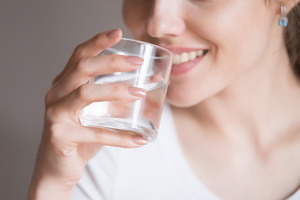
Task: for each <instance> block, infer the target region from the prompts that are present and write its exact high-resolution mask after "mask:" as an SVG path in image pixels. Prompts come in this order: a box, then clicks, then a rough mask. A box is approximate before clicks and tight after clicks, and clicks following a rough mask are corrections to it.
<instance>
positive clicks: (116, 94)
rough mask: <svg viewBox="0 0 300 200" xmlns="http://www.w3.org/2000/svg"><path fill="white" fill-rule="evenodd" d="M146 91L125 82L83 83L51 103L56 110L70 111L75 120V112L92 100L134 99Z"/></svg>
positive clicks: (76, 118)
mask: <svg viewBox="0 0 300 200" xmlns="http://www.w3.org/2000/svg"><path fill="white" fill-rule="evenodd" d="M145 94H146V91H145V90H144V89H142V88H135V87H130V86H129V85H127V84H121V83H116V84H108V85H104V84H103V85H102V84H85V85H82V86H81V87H79V88H77V89H76V90H74V91H73V92H71V93H70V94H69V95H67V96H65V97H64V98H62V100H60V101H59V102H58V103H56V104H55V105H53V107H55V109H56V110H60V111H62V110H64V111H66V112H67V113H70V114H71V116H68V117H72V118H73V119H74V120H75V121H77V120H78V116H77V112H78V111H79V110H81V109H82V108H84V107H85V106H87V105H89V104H91V103H93V102H101V101H136V100H138V99H140V98H142V97H144V96H145Z"/></svg>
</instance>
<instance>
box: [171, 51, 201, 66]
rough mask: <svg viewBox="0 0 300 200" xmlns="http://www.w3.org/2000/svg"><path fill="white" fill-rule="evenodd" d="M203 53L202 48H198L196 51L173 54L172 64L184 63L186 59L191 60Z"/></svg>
mask: <svg viewBox="0 0 300 200" xmlns="http://www.w3.org/2000/svg"><path fill="white" fill-rule="evenodd" d="M204 53H205V51H204V50H198V51H190V52H183V53H181V54H174V56H173V65H179V64H181V63H185V62H188V61H193V60H195V59H196V58H197V57H200V56H203V55H204Z"/></svg>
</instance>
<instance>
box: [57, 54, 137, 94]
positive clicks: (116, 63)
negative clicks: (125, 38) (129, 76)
mask: <svg viewBox="0 0 300 200" xmlns="http://www.w3.org/2000/svg"><path fill="white" fill-rule="evenodd" d="M142 63H143V59H142V58H139V57H131V56H130V57H126V56H122V55H105V56H97V57H92V58H85V59H81V60H80V62H79V63H78V64H77V66H75V67H74V68H73V69H71V70H69V71H68V72H66V74H65V76H64V77H62V78H61V80H60V81H59V82H57V84H56V85H55V86H54V87H53V88H52V89H53V91H52V92H53V93H54V94H57V96H55V98H56V99H58V98H61V97H62V96H65V95H66V94H68V93H70V92H71V91H72V90H74V89H76V88H77V87H79V86H81V85H83V84H85V83H87V82H88V81H90V80H91V79H92V78H93V77H94V76H97V75H102V74H110V73H114V72H128V71H133V70H136V69H137V68H138V67H139V66H140V65H141V64H142Z"/></svg>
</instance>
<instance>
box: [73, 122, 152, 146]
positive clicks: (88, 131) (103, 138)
mask: <svg viewBox="0 0 300 200" xmlns="http://www.w3.org/2000/svg"><path fill="white" fill-rule="evenodd" d="M76 130H77V131H76V133H77V134H74V142H76V143H97V144H102V145H109V146H117V147H123V148H133V147H141V146H144V145H146V144H147V143H148V140H147V139H145V138H143V137H141V136H137V135H136V133H132V134H129V133H125V132H123V133H122V132H119V133H117V132H113V131H109V130H106V129H101V128H93V127H83V126H78V127H76Z"/></svg>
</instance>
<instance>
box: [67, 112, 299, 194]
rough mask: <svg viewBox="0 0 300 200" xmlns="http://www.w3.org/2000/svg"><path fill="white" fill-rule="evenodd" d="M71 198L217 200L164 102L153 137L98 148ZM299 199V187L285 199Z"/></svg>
mask: <svg viewBox="0 0 300 200" xmlns="http://www.w3.org/2000/svg"><path fill="white" fill-rule="evenodd" d="M72 199H73V200H87V199H89V200H169V199H172V200H221V198H220V197H217V196H216V195H215V194H213V193H212V192H211V191H210V190H209V189H207V188H206V187H205V186H204V185H203V184H202V183H201V182H200V181H199V179H198V178H197V177H196V175H195V174H194V172H193V171H192V169H191V168H190V167H189V164H188V163H187V161H186V159H185V157H184V155H183V152H182V150H181V148H180V144H179V141H178V138H177V134H176V130H175V127H174V122H173V118H172V114H171V110H170V108H169V107H168V106H166V107H165V110H164V112H163V116H162V120H161V125H160V131H159V135H158V139H157V140H156V141H154V142H152V143H149V144H148V145H146V146H144V147H142V148H136V149H124V148H117V147H108V146H105V147H104V148H102V150H101V151H100V152H99V153H98V154H97V155H96V156H95V158H93V159H92V160H90V162H89V163H88V165H87V167H86V170H85V172H84V174H83V177H82V178H81V180H80V182H79V183H78V185H77V186H76V187H75V188H74V191H73V197H72ZM299 199H300V190H299V191H297V192H296V193H295V194H294V195H293V196H292V197H290V198H289V199H288V200H299Z"/></svg>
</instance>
